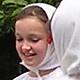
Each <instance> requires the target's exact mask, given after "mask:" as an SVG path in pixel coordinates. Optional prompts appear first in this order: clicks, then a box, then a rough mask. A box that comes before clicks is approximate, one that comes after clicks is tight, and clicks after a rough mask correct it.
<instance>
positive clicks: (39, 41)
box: [15, 17, 48, 66]
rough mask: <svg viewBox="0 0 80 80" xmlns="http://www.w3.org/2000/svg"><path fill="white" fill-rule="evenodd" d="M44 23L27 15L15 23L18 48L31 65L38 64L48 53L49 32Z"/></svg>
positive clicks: (24, 59) (20, 54) (22, 57)
mask: <svg viewBox="0 0 80 80" xmlns="http://www.w3.org/2000/svg"><path fill="white" fill-rule="evenodd" d="M44 25H45V24H44V23H43V22H41V21H40V20H38V19H37V18H36V17H27V18H25V19H21V20H18V21H17V22H16V24H15V36H16V49H17V51H18V54H19V56H20V58H21V60H23V61H24V62H25V63H26V64H27V65H29V66H37V65H38V64H40V63H41V62H42V60H43V59H44V57H45V55H46V50H47V46H48V42H47V37H48V33H47V32H46V30H45V26H44Z"/></svg>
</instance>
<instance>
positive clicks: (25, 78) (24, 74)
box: [13, 72, 29, 80]
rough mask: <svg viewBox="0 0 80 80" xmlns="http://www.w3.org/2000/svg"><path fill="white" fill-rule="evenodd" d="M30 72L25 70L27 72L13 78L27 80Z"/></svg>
mask: <svg viewBox="0 0 80 80" xmlns="http://www.w3.org/2000/svg"><path fill="white" fill-rule="evenodd" d="M28 73H29V72H25V73H23V74H21V75H19V76H17V77H16V78H14V79H13V80H27V78H28V76H29V75H28Z"/></svg>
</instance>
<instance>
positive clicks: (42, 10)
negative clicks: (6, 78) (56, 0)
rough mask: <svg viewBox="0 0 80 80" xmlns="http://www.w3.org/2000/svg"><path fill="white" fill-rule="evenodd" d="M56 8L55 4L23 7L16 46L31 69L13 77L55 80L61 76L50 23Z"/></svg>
mask: <svg viewBox="0 0 80 80" xmlns="http://www.w3.org/2000/svg"><path fill="white" fill-rule="evenodd" d="M54 11H55V8H54V7H53V6H50V5H48V4H44V3H35V4H30V5H28V6H26V7H25V8H23V10H22V11H21V13H20V14H19V15H18V16H17V18H16V23H15V36H16V49H17V52H18V54H19V57H20V58H21V60H22V62H21V64H22V65H24V66H25V67H26V68H28V69H29V70H30V71H29V72H26V73H24V74H22V75H20V76H18V77H17V78H15V79H14V80H55V79H56V78H57V79H59V78H60V75H62V73H61V72H60V69H59V64H58V61H57V56H56V54H55V51H54V50H55V49H54V43H53V40H52V36H51V29H50V25H49V24H48V23H49V21H50V19H51V16H52V15H53V13H54ZM46 24H47V25H46ZM56 73H58V74H59V75H58V74H56Z"/></svg>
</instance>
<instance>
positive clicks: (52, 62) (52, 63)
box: [21, 3, 59, 80]
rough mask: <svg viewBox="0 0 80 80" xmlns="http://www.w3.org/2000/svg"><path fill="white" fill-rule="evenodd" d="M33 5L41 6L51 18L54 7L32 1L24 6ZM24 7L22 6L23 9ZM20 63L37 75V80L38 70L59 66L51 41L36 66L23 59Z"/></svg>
mask: <svg viewBox="0 0 80 80" xmlns="http://www.w3.org/2000/svg"><path fill="white" fill-rule="evenodd" d="M33 5H36V6H39V7H41V8H43V10H44V11H45V12H46V13H47V15H48V18H49V19H51V17H52V14H53V13H54V11H55V9H56V8H55V7H53V6H51V5H48V4H45V3H33V4H30V5H28V6H26V7H25V8H27V7H29V6H33ZM25 8H23V9H25ZM21 64H23V65H24V66H25V67H26V68H28V69H29V70H31V71H33V72H35V73H36V74H37V75H38V78H39V79H38V80H42V79H41V77H40V75H39V72H38V71H39V70H48V69H53V68H55V67H57V66H59V64H58V59H57V57H56V54H55V52H54V44H53V42H52V43H51V44H49V45H48V49H47V52H46V56H45V58H44V59H43V61H42V62H41V63H40V64H39V65H38V66H36V67H31V66H28V65H27V64H25V63H24V61H22V63H21Z"/></svg>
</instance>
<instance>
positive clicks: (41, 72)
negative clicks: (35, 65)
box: [29, 67, 57, 77]
mask: <svg viewBox="0 0 80 80" xmlns="http://www.w3.org/2000/svg"><path fill="white" fill-rule="evenodd" d="M56 68H57V67H56ZM56 68H54V69H49V70H39V74H40V76H45V75H47V74H49V73H51V72H53V71H54V70H55V69H56ZM29 75H30V76H31V77H37V75H36V73H34V72H32V71H30V72H29Z"/></svg>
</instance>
